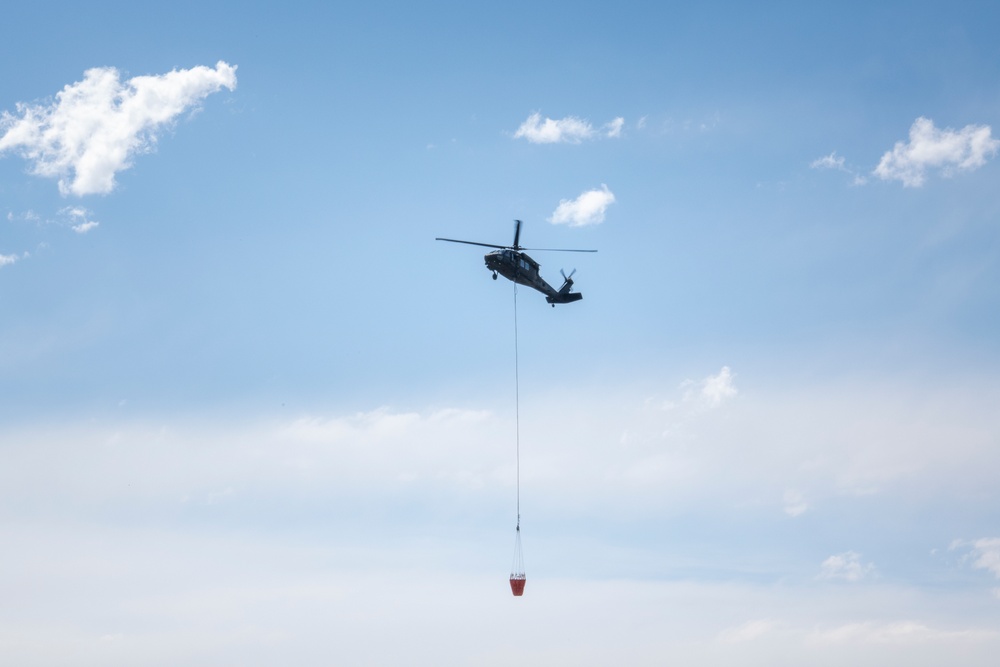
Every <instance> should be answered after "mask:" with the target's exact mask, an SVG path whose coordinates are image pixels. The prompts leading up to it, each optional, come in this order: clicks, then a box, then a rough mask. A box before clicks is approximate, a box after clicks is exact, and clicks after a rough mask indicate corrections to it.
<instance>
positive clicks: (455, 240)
mask: <svg viewBox="0 0 1000 667" xmlns="http://www.w3.org/2000/svg"><path fill="white" fill-rule="evenodd" d="M434 240H435V241H451V242H452V243H467V244H469V245H481V246H483V247H485V248H500V249H501V250H502V249H503V248H509V247H510V246H506V245H495V244H493V243H476V242H475V241H459V240H458V239H443V238H441V237H440V236H439V237H437V238H435V239H434Z"/></svg>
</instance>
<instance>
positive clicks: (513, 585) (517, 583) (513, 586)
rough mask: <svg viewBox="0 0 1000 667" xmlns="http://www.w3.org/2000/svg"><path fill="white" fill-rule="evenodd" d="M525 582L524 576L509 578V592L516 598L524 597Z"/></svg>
mask: <svg viewBox="0 0 1000 667" xmlns="http://www.w3.org/2000/svg"><path fill="white" fill-rule="evenodd" d="M525 581H527V579H525V577H524V575H523V574H522V575H521V576H517V575H513V574H512V575H511V576H510V592H511V593H513V594H514V595H515V596H517V597H521V596H522V595H524V582H525Z"/></svg>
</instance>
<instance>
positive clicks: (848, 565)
mask: <svg viewBox="0 0 1000 667" xmlns="http://www.w3.org/2000/svg"><path fill="white" fill-rule="evenodd" d="M820 568H821V571H820V575H819V576H820V578H821V579H843V580H844V581H850V582H855V581H861V580H862V579H864V578H865V577H867V576H869V575H870V574H872V573H874V572H875V565H874V564H872V563H862V562H861V554H859V553H857V552H855V551H845V552H844V553H842V554H835V555H833V556H830V557H829V558H827V559H826V560H825V561H823V564H822V565H821V566H820Z"/></svg>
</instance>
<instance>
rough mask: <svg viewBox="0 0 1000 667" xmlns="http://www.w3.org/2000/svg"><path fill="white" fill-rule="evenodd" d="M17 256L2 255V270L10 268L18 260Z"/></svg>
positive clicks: (0, 258)
mask: <svg viewBox="0 0 1000 667" xmlns="http://www.w3.org/2000/svg"><path fill="white" fill-rule="evenodd" d="M18 259H19V258H18V256H17V255H0V268H3V267H5V266H10V265H11V264H13V263H14V262H16V261H17V260H18Z"/></svg>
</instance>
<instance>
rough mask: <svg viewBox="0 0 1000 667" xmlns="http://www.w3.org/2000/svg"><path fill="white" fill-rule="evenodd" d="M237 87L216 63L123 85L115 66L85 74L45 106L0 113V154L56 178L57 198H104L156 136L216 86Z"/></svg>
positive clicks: (229, 68)
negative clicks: (12, 155) (10, 155)
mask: <svg viewBox="0 0 1000 667" xmlns="http://www.w3.org/2000/svg"><path fill="white" fill-rule="evenodd" d="M235 87H236V66H234V65H229V64H227V63H225V62H222V61H219V63H218V64H217V65H216V66H215V68H214V69H212V68H210V67H205V66H198V67H193V68H191V69H182V70H174V71H172V72H168V73H167V74H162V75H154V76H137V77H133V78H132V79H129V80H127V81H125V82H122V81H121V76H120V74H119V72H118V70H117V69H115V68H114V67H98V68H93V69H89V70H87V71H86V72H85V73H84V77H83V81H78V82H76V83H72V84H69V85H67V86H65V87H64V88H63V89H62V90H61V91H60V92H59V93H57V94H56V98H55V101H54V102H52V103H50V104H37V105H33V104H25V103H18V105H17V113H16V114H11V113H9V112H6V111H5V112H3V114H2V115H0V132H2V133H3V134H2V136H0V154H2V153H4V152H7V151H11V152H16V153H18V154H19V155H21V156H22V157H24V158H25V159H26V160H28V161H29V162H31V163H32V168H31V171H32V173H34V174H35V175H37V176H44V177H48V178H57V179H58V180H59V190H60V192H61V193H62V194H63V195H67V194H74V195H77V196H83V195H88V194H107V193H109V192H111V191H112V190H113V189H114V187H115V175H116V174H117V173H118V172H120V171H123V170H125V169H128V168H129V167H131V166H132V159H133V157H134V156H135V155H136V154H140V153H145V152H149V151H150V150H152V148H153V147H154V146H155V144H156V140H157V132H158V131H159V130H160V129H162V128H163V127H164V126H166V125H168V124H170V123H171V122H172V121H174V120H175V119H176V118H177V117H178V116H179V115H180V114H181V113H183V112H184V111H185V110H187V109H190V108H192V107H194V106H196V105H197V104H198V103H199V102H200V101H201V100H202V99H204V98H205V97H206V96H208V95H210V94H211V93H214V92H216V91H218V90H220V89H221V88H228V89H229V90H233V89H235Z"/></svg>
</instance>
